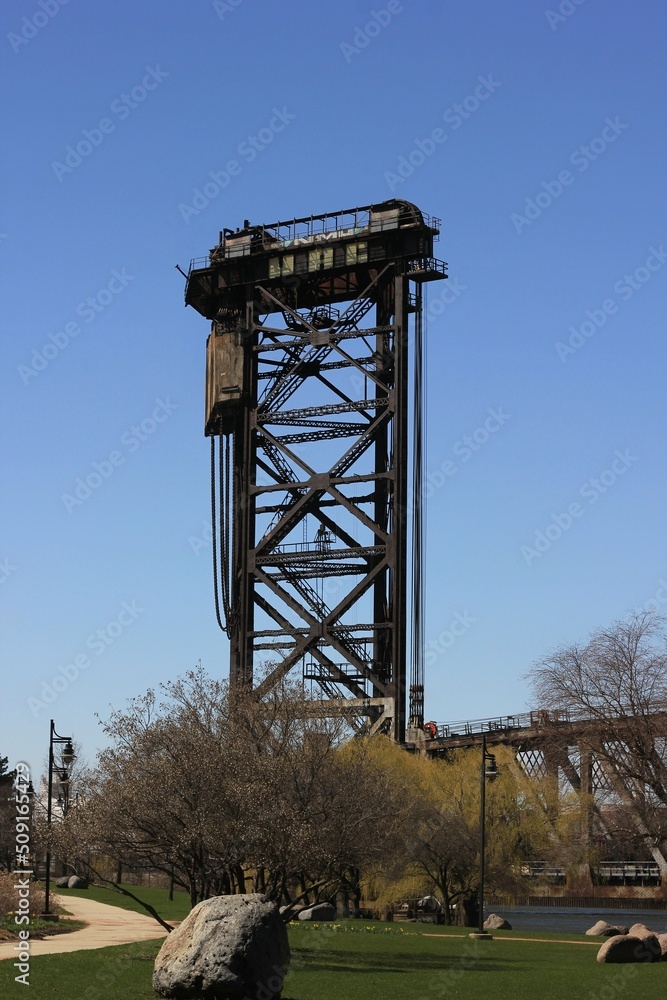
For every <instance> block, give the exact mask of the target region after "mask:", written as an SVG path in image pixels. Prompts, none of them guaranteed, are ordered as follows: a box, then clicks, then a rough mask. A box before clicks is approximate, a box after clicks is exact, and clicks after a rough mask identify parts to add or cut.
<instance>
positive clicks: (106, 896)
mask: <svg viewBox="0 0 667 1000" xmlns="http://www.w3.org/2000/svg"><path fill="white" fill-rule="evenodd" d="M126 888H127V889H129V890H130V892H133V893H134V895H135V896H138V897H139V898H140V899H143V900H145V902H147V903H150V905H151V906H154V907H155V909H156V910H157V912H158V913H159V914H160V916H161V917H162V918H163V919H164V920H183V919H184V918H185V917H187V915H188V913H189V912H190V897H189V896H188V894H187V893H185V892H174V898H173V900H172V901H171V902H170V901H169V899H168V898H167V897H168V896H169V892H168V890H167V889H152V888H150V887H149V886H144V885H128V886H127V887H126ZM52 892H57V893H58V895H59V896H62V897H63V899H64V898H65V897H67V896H82V897H83V898H84V899H96V900H97V902H98V903H109V905H110V906H120V907H122V908H123V909H125V910H134V911H135V912H136V913H146V910H144V908H143V906H140V905H139V903H135V901H134V900H133V899H130V898H129V896H123V895H121V894H120V893H118V892H114V890H113V889H100V888H98V887H97V886H95V885H91V886H90V888H89V889H56V887H55V886H52Z"/></svg>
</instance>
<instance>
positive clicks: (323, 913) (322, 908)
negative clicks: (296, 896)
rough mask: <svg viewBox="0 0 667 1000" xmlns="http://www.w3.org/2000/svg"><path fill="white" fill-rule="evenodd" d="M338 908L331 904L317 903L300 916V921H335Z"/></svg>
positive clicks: (303, 911)
mask: <svg viewBox="0 0 667 1000" xmlns="http://www.w3.org/2000/svg"><path fill="white" fill-rule="evenodd" d="M335 918H336V907H335V906H332V905H331V903H317V904H316V905H315V906H309V907H308V908H307V909H305V910H302V911H301V913H300V914H299V920H335Z"/></svg>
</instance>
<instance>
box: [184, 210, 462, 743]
mask: <svg viewBox="0 0 667 1000" xmlns="http://www.w3.org/2000/svg"><path fill="white" fill-rule="evenodd" d="M438 235H439V220H437V219H433V218H429V217H428V216H426V215H424V214H423V213H422V212H421V211H420V210H419V209H418V208H417V207H416V206H415V205H412V204H410V203H409V202H406V201H398V200H391V201H386V202H383V203H381V204H378V205H367V206H365V207H362V208H354V209H350V210H346V211H340V212H332V213H329V214H326V215H316V216H310V217H308V218H304V219H293V220H291V221H286V222H276V223H272V224H271V225H261V226H251V225H250V224H249V223H248V222H247V221H246V222H245V223H244V225H243V228H242V229H237V230H236V231H233V230H230V229H225V230H224V232H222V233H220V238H219V242H218V245H217V246H215V247H214V248H213V249H212V250H211V251H210V254H209V256H208V257H206V258H204V259H203V260H193V261H192V263H191V265H190V270H189V273H188V275H187V284H186V289H185V302H186V305H190V306H193V307H194V308H195V309H196V310H197V311H198V312H199V313H201V314H202V316H205V317H206V319H208V320H210V321H211V324H212V326H211V333H210V336H209V338H208V341H207V345H206V423H205V434H206V435H207V436H209V437H210V438H211V496H212V517H213V563H214V567H213V568H214V580H215V597H216V614H217V618H218V623H219V624H220V627H221V628H222V629H223V630H224V631H225V632H226V633H227V635H228V636H229V640H230V655H231V664H230V681H231V684H232V685H246V686H247V687H248V688H250V689H251V690H253V691H255V693H256V694H257V696H258V697H266V696H268V695H269V694H270V693H271V691H272V690H273V689H274V688H275V687H276V686H277V685H279V684H280V682H281V680H282V679H283V678H284V677H285V676H286V675H287V674H288V673H290V672H292V671H296V670H300V671H301V677H302V678H303V681H304V682H305V684H306V687H307V689H308V687H309V689H310V695H311V698H312V704H313V711H315V712H319V713H320V714H322V715H324V716H336V715H341V714H344V715H346V716H347V717H348V718H349V720H350V722H351V723H352V724H353V725H354V726H355V727H356V728H357V729H359V730H361V731H366V732H376V731H380V730H382V731H384V732H386V733H387V734H389V735H390V736H392V738H393V739H395V740H397V741H398V742H400V743H403V742H405V740H406V701H407V700H408V699H407V697H406V695H407V690H406V688H407V687H408V681H407V675H408V673H409V675H410V684H409V688H410V691H409V709H408V719H407V727H408V733H407V737H408V740H410V736H411V733H410V730H411V729H415V730H416V729H420V728H421V726H422V725H423V653H422V647H423V599H422V575H423V574H422V544H423V531H424V524H423V518H422V510H421V503H420V502H419V501H420V498H421V496H422V491H421V486H422V469H423V457H424V417H423V414H424V391H423V385H424V383H423V371H424V350H425V337H424V330H423V313H424V308H423V306H424V297H423V294H422V286H423V283H424V282H427V281H433V280H437V279H441V278H446V277H447V272H446V264H445V263H444V262H443V261H440V260H436V259H435V258H434V257H433V242H434V240H436V239H437V238H438ZM411 412H412V413H413V422H412V428H410V419H409V417H410V413H411ZM410 432H411V439H410V440H409V433H410ZM216 439H217V442H216ZM410 478H411V490H410ZM408 567H410V571H409V570H408ZM409 583H410V585H409ZM409 606H410V607H409ZM410 617H411V618H412V627H411V628H409V627H408V620H409V618H410ZM408 642H409V645H410V649H409V650H408Z"/></svg>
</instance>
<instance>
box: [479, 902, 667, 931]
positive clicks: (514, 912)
mask: <svg viewBox="0 0 667 1000" xmlns="http://www.w3.org/2000/svg"><path fill="white" fill-rule="evenodd" d="M485 909H486V907H485ZM493 912H495V913H498V914H500V916H502V917H505V919H506V920H508V921H509V923H510V924H511V925H512V930H515V931H551V932H556V933H558V932H560V933H561V934H583V933H584V932H585V931H587V930H588V928H589V927H592V926H593V924H594V923H596V922H597V921H598V920H606V921H607V922H608V923H610V924H624V925H625V926H626V927H631V926H632V924H647V926H649V927H650V928H651V930H654V931H658V932H659V933H661V934H662V933H665V932H667V910H617V909H615V908H612V907H610V908H609V909H607V910H605V909H601V910H598V909H595V910H594V909H590V910H587V909H584V908H583V907H555V906H514V907H510V906H508V907H505V908H504V909H497V910H494V911H493Z"/></svg>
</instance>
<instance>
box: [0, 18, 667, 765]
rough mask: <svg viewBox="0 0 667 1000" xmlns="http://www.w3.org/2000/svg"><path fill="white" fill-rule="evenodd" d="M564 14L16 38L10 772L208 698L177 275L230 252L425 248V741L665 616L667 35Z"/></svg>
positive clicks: (214, 22) (199, 452)
mask: <svg viewBox="0 0 667 1000" xmlns="http://www.w3.org/2000/svg"><path fill="white" fill-rule="evenodd" d="M560 8H561V9H562V11H565V12H567V11H571V13H569V14H567V13H560V14H559V13H558V11H559V6H558V4H557V3H555V2H554V3H553V4H552V6H551V8H549V5H548V3H547V0H545V2H544V3H538V2H536V0H530V2H529V0H515V2H513V3H511V4H499V3H492V2H482V0H468V2H466V3H463V2H453V3H447V4H444V3H436V2H434V0H431V2H427V0H412V2H409V0H402V2H401V3H398V2H396V0H392V3H391V4H388V3H386V2H385V0H378V2H377V3H376V4H372V3H370V2H357V0H335V2H334V0H329V2H317V3H315V2H313V0H291V2H289V3H288V2H285V0H283V2H269V0H240V2H239V0H227V2H225V0H219V2H218V3H217V4H215V3H213V2H204V0H202V2H198V3H190V4H186V3H174V2H165V3H160V4H156V3H148V2H146V0H139V2H135V3H132V4H130V3H125V2H119V3H114V4H110V3H95V4H85V3H83V2H81V0H70V2H68V3H66V4H64V5H62V6H61V5H60V4H59V2H58V0H42V3H41V5H40V4H39V3H38V2H37V0H34V2H28V0H26V2H22V3H18V2H9V3H5V4H4V5H3V8H2V12H1V15H0V16H1V18H2V31H1V32H0V44H1V45H2V46H4V56H3V59H2V66H3V76H4V86H5V91H4V92H5V94H6V98H5V101H4V102H3V109H2V117H3V127H2V130H3V136H4V141H5V150H6V153H7V154H8V155H6V157H5V162H4V166H3V177H2V190H3V193H4V198H3V212H2V219H1V221H0V231H1V233H2V237H1V239H0V252H1V253H2V255H3V258H4V260H3V283H2V291H3V295H4V304H3V325H4V338H3V348H4V355H3V362H4V363H3V367H2V392H1V398H2V405H3V436H2V448H3V461H2V468H3V473H4V475H3V486H4V489H3V525H4V530H3V535H2V543H1V548H0V561H1V562H2V568H1V571H0V579H1V580H2V582H1V584H0V595H1V607H2V652H3V664H4V667H3V670H4V675H5V683H4V685H3V692H4V694H3V698H2V701H1V712H2V720H1V729H0V754H8V755H9V756H10V758H11V759H12V761H15V760H17V759H21V758H23V759H27V760H28V761H29V762H31V763H32V764H33V766H34V767H35V768H36V769H37V770H39V768H40V766H41V762H42V759H43V757H44V753H45V747H46V744H47V742H48V720H49V718H50V716H51V715H53V717H54V718H55V720H56V726H57V728H58V730H59V731H60V732H61V733H65V734H67V735H69V734H70V733H74V735H75V736H76V737H77V738H78V739H79V740H80V741H81V742H82V743H83V745H84V750H85V752H86V754H87V756H88V757H89V758H90V759H91V760H92V759H94V753H95V750H96V749H97V747H99V745H100V743H101V733H100V731H99V728H98V726H97V724H96V720H95V713H96V712H98V713H100V714H101V715H102V716H104V715H105V714H106V713H107V712H108V709H109V706H110V705H113V706H116V707H119V706H121V705H122V704H124V702H125V699H126V698H128V697H131V696H134V695H139V694H141V693H142V692H143V691H145V689H146V688H147V687H149V686H157V685H158V683H159V682H160V681H161V680H166V679H170V678H174V677H176V676H177V675H178V674H179V673H182V672H183V671H185V670H186V669H187V668H189V667H192V666H193V665H194V664H195V663H196V662H197V660H199V659H200V658H201V660H202V663H203V665H204V666H205V667H206V668H207V669H208V670H209V671H210V672H212V673H224V672H226V666H227V649H226V645H225V641H224V639H223V637H222V635H221V633H220V632H219V631H218V629H217V626H216V624H215V619H214V613H213V605H212V593H211V581H210V577H211V571H210V565H209V563H210V557H209V549H208V547H207V546H206V545H205V544H201V543H198V541H197V540H198V539H201V538H202V534H203V530H204V527H205V525H206V524H207V523H208V503H209V492H208V489H209V486H208V443H207V442H206V441H205V439H204V437H203V431H202V420H203V398H202V396H203V393H202V385H203V373H204V344H205V340H206V335H207V324H206V321H205V320H203V319H202V318H201V317H200V316H199V315H198V314H196V313H195V312H194V311H192V310H187V311H186V310H185V309H184V307H183V300H182V295H183V280H182V278H181V276H180V275H179V273H178V272H177V271H176V270H175V265H176V264H177V263H179V264H181V265H182V266H184V267H186V268H187V264H188V261H189V259H190V258H191V257H195V256H202V255H204V254H205V253H206V252H207V250H208V248H209V247H210V246H211V245H212V244H213V243H214V242H215V241H216V238H217V233H218V230H220V229H222V228H223V227H232V228H234V227H236V226H239V225H242V223H243V220H244V219H246V218H247V219H250V220H251V221H252V222H256V223H262V222H271V221H274V220H276V219H279V218H283V217H285V218H288V217H293V216H295V215H296V216H299V215H306V214H310V213H311V212H314V213H318V212H326V211H334V210H336V209H341V208H347V207H350V206H353V205H356V204H360V205H364V204H368V203H369V202H373V201H381V200H384V199H386V198H389V197H392V196H394V195H396V196H399V197H404V198H407V199H409V200H411V201H414V202H416V203H417V204H418V205H419V206H420V207H421V208H422V209H424V210H425V211H427V212H429V213H431V214H433V215H437V216H439V217H441V218H442V237H441V242H440V243H439V244H438V245H437V249H438V253H439V255H440V256H441V257H442V258H444V259H446V260H447V261H449V265H450V275H451V280H450V282H449V284H448V285H447V284H446V283H442V284H438V285H433V286H432V287H431V289H430V300H429V302H430V322H429V325H428V338H429V347H428V351H429V366H428V376H429V410H428V415H429V449H428V470H429V473H430V475H431V477H432V483H433V489H432V491H431V492H432V496H431V498H430V501H429V510H428V558H427V573H428V613H427V624H426V644H427V691H426V712H427V717H430V718H434V719H438V720H440V721H445V720H451V719H460V718H479V717H485V716H489V715H493V714H506V713H510V712H519V711H521V710H523V709H524V708H525V707H526V705H527V704H528V702H529V700H530V695H529V690H528V688H527V685H526V682H525V681H524V680H523V679H522V678H523V675H524V674H525V672H526V671H527V670H528V669H529V667H530V664H531V663H532V662H533V661H534V660H535V659H536V658H537V657H539V656H540V655H542V654H544V653H545V652H547V651H548V650H550V649H551V648H552V647H553V646H554V645H556V644H558V643H560V642H562V641H566V640H571V639H576V638H580V637H584V636H585V635H586V634H587V633H588V632H589V631H590V630H591V629H592V628H594V627H595V626H597V625H600V624H605V623H608V622H610V621H612V620H615V619H617V618H619V617H622V616H623V615H625V614H626V613H627V612H628V610H629V609H631V608H636V607H642V606H644V605H645V604H646V603H647V602H649V601H651V600H653V599H656V595H658V597H657V601H658V602H660V601H662V607H663V610H664V608H667V603H665V602H667V586H665V585H663V583H661V581H665V580H667V547H666V543H665V530H664V518H665V492H666V487H667V477H666V473H665V459H664V444H663V435H664V429H665V415H666V405H665V391H664V371H665V360H666V353H667V347H666V345H665V321H664V302H665V285H666V282H667V258H666V257H665V246H666V245H667V220H666V218H665V200H666V194H665V160H666V157H665V116H664V95H665V92H666V91H667V86H666V81H665V65H666V64H665V60H664V37H665V27H666V25H665V21H666V15H665V11H664V5H663V4H661V3H659V2H658V0H646V2H644V3H642V4H641V6H640V7H634V8H633V7H632V6H630V5H628V4H626V3H621V2H620V0H610V2H606V3H604V4H602V3H600V2H599V0H598V2H596V0H585V2H580V3H579V4H575V3H569V2H567V0H565V2H561V3H560ZM549 9H551V12H552V13H551V14H549ZM372 11H375V15H373V14H372ZM457 105H458V107H457ZM272 127H273V131H268V132H267V131H266V130H271V128H272ZM278 127H280V130H278ZM261 130H264V131H261ZM434 130H439V131H436V136H437V138H438V140H440V141H438V142H436V141H434V139H433V133H434ZM258 135H259V136H261V137H263V138H261V139H258V140H257V141H256V142H255V144H254V145H255V149H254V155H253V147H252V140H250V141H249V137H252V136H258ZM269 140H270V141H269ZM68 147H71V149H70V151H69V152H68ZM77 147H78V149H77ZM230 160H235V161H236V162H237V163H238V165H239V167H238V169H236V172H235V174H234V175H233V176H230V177H228V178H225V176H224V173H221V172H224V171H225V170H226V168H227V165H228V164H229V161H230ZM401 165H402V174H403V175H404V176H400V171H399V167H401ZM211 172H213V173H214V174H217V175H218V177H219V180H218V182H213V181H212V180H211V177H210V174H211ZM206 184H210V186H209V187H208V188H207V189H206V190H207V191H208V194H206V195H203V197H201V196H200V198H199V199H198V200H197V201H196V202H194V198H195V189H197V188H198V189H200V190H203V189H204V185H206ZM222 185H224V188H223V186H222ZM197 206H198V207H197ZM193 209H194V210H193ZM443 296H444V298H443ZM89 300H92V301H89ZM582 324H583V332H582V329H581V328H582ZM559 345H560V346H559ZM492 411H493V413H494V414H495V416H493V414H492ZM133 428H138V431H137V430H133ZM142 428H143V429H142ZM466 437H467V438H469V439H471V440H472V445H471V443H470V441H468V442H467V443H466V440H465V439H466ZM110 456H112V457H111V458H110ZM619 456H621V457H619ZM96 463H97V465H96ZM93 473H96V475H97V479H96V478H95V476H94V475H93V478H92V482H93V483H96V484H97V485H96V487H95V488H94V489H92V490H91V492H90V495H89V496H88V497H85V493H84V494H81V490H80V494H81V495H82V496H83V497H84V499H82V500H80V499H79V498H77V497H76V496H75V493H74V491H75V488H76V484H77V480H78V479H80V478H81V479H82V480H85V479H86V478H88V477H90V476H91V474H93ZM68 497H69V498H70V499H68ZM72 497H74V501H77V502H72V499H71V498H72ZM538 532H542V533H543V536H541V537H537V533H538ZM539 548H541V549H542V550H543V551H539ZM457 616H458V617H457ZM462 621H463V622H465V625H462V624H461V622H462ZM452 623H457V625H456V629H455V631H457V632H459V633H461V634H460V635H458V636H455V635H453V634H452V633H451V629H450V626H451V625H452ZM108 626H110V628H109V629H108V631H107V628H108ZM98 630H103V631H104V636H105V637H106V638H105V637H104V636H103V637H100V636H97V635H96V633H97V632H98ZM77 657H78V658H79V659H78V661H77ZM77 664H78V665H77ZM84 664H85V665H84ZM72 665H73V666H72ZM61 668H64V669H65V672H66V673H67V671H68V670H69V674H70V677H71V678H72V679H71V680H68V679H67V678H65V680H64V681H60V682H59V683H58V686H59V687H61V688H62V687H66V690H61V691H60V692H59V693H57V697H56V700H55V701H54V702H53V703H52V704H51V705H50V706H48V707H40V706H39V705H36V702H38V701H40V700H42V698H43V694H44V691H45V690H46V689H45V688H44V687H43V685H44V684H45V683H46V684H49V685H51V684H52V682H53V679H54V678H55V677H58V676H60V677H63V676H64V675H63V674H62V672H61ZM79 668H81V669H79ZM77 673H78V676H76V677H75V674H77ZM30 699H34V701H33V702H31V701H30Z"/></svg>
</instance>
